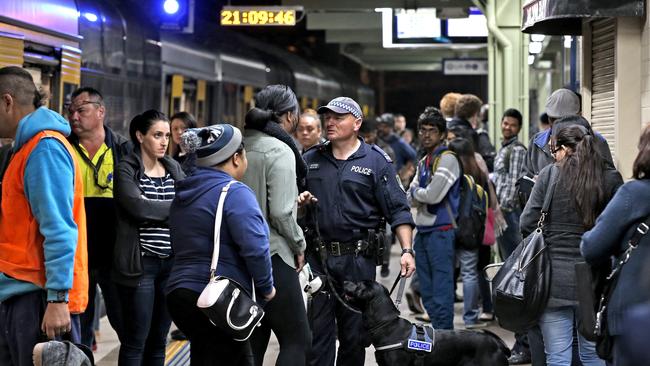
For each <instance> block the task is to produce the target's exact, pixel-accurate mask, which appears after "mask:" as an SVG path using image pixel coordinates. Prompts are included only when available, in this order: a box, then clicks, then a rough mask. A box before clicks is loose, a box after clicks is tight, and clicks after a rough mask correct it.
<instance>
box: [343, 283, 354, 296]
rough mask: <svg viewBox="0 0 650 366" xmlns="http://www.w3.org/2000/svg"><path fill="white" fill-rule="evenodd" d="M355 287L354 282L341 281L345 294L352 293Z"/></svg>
mask: <svg viewBox="0 0 650 366" xmlns="http://www.w3.org/2000/svg"><path fill="white" fill-rule="evenodd" d="M356 289H357V284H356V283H354V282H351V281H345V282H343V291H345V293H346V294H352V293H354V291H355V290H356Z"/></svg>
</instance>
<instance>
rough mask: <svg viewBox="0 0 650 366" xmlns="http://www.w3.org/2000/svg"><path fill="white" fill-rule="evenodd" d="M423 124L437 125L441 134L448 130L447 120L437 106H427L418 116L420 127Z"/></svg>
mask: <svg viewBox="0 0 650 366" xmlns="http://www.w3.org/2000/svg"><path fill="white" fill-rule="evenodd" d="M423 125H429V126H433V127H436V128H437V129H438V132H440V134H443V133H445V132H447V120H446V119H445V117H444V116H443V115H442V113H441V112H440V110H439V109H438V108H436V107H430V106H429V107H426V108H424V112H422V114H420V117H418V129H420V128H422V126H423Z"/></svg>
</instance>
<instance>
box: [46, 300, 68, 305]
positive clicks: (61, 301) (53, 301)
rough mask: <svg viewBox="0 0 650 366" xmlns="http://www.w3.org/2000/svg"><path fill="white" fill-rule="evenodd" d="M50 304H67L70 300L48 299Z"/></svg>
mask: <svg viewBox="0 0 650 366" xmlns="http://www.w3.org/2000/svg"><path fill="white" fill-rule="evenodd" d="M47 303H48V304H67V303H68V302H67V301H65V300H48V301H47Z"/></svg>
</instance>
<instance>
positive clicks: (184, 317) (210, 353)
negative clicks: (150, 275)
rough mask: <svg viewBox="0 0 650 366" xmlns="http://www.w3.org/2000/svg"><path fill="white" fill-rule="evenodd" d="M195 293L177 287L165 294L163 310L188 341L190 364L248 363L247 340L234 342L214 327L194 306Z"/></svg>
mask: <svg viewBox="0 0 650 366" xmlns="http://www.w3.org/2000/svg"><path fill="white" fill-rule="evenodd" d="M199 295H200V294H199V293H197V292H194V291H192V290H188V289H184V288H178V289H176V290H174V291H172V292H170V293H169V295H167V309H168V310H169V313H170V315H171V317H172V319H173V320H174V323H175V324H176V326H178V328H179V329H180V330H181V331H182V332H183V333H185V335H186V336H187V338H188V339H189V341H190V344H191V345H190V365H191V366H214V365H224V366H225V365H228V366H231V365H232V366H249V365H251V364H252V358H253V356H252V354H251V350H250V345H249V343H248V342H237V341H235V340H233V339H231V338H229V337H228V336H226V335H225V334H223V333H222V332H221V331H220V330H219V329H218V328H216V327H215V326H214V325H212V323H210V319H208V317H207V316H205V315H204V314H203V313H202V312H201V310H199V308H198V307H197V306H196V300H198V298H199Z"/></svg>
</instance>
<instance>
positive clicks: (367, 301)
mask: <svg viewBox="0 0 650 366" xmlns="http://www.w3.org/2000/svg"><path fill="white" fill-rule="evenodd" d="M343 289H344V294H345V297H346V299H347V300H348V302H349V303H350V304H351V305H352V306H354V307H356V308H357V309H359V310H361V312H362V313H363V316H362V317H363V325H364V327H365V328H366V330H367V331H368V333H369V335H370V340H371V341H372V344H373V345H374V346H375V348H384V347H382V346H386V345H395V344H400V342H404V341H406V340H408V339H409V338H412V337H409V336H410V335H412V332H413V329H414V326H413V324H412V323H411V322H409V321H408V320H406V319H402V318H400V317H399V315H400V313H399V311H398V310H397V308H396V307H395V305H394V304H393V302H392V300H391V298H390V296H389V294H388V290H387V289H386V288H385V287H384V286H382V285H380V284H378V283H377V282H375V281H362V282H358V283H353V282H349V281H346V282H345V284H344V286H343ZM434 334H435V336H434V337H433V342H431V343H433V349H432V350H431V352H422V351H419V352H416V351H414V350H412V348H411V349H408V348H407V347H398V348H395V349H384V350H377V351H376V352H375V359H376V360H377V364H379V366H407V365H416V364H419V365H426V366H432V365H435V366H463V365H466V366H507V365H508V357H509V356H510V350H509V349H508V347H507V346H506V345H505V343H504V342H503V341H502V340H501V338H499V337H498V336H497V335H496V334H494V333H492V332H489V331H483V332H474V331H469V330H435V332H434ZM418 344H422V342H416V344H415V345H416V346H417V345H418ZM386 348H390V347H386ZM425 348H426V346H425ZM418 358H419V359H418ZM416 360H417V361H418V362H417V363H416Z"/></svg>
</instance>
